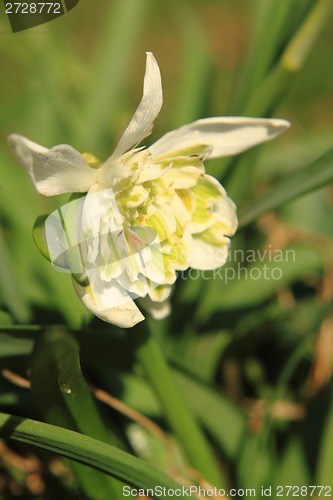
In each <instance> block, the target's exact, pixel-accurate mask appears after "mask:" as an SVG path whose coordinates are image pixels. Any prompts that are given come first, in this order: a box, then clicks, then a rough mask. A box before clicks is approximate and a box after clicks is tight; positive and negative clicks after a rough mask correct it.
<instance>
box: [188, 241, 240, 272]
mask: <svg viewBox="0 0 333 500" xmlns="http://www.w3.org/2000/svg"><path fill="white" fill-rule="evenodd" d="M221 240H223V243H224V244H222V243H221V244H220V245H218V246H216V245H211V244H209V243H207V242H206V241H204V240H203V239H201V238H200V235H199V236H198V237H195V236H194V237H193V238H192V241H191V243H190V244H189V245H188V249H189V256H190V257H189V266H190V267H193V268H194V269H200V270H209V269H216V268H218V267H221V266H223V265H224V264H225V263H226V261H227V259H228V251H229V245H230V240H229V238H223V237H222V238H221Z"/></svg>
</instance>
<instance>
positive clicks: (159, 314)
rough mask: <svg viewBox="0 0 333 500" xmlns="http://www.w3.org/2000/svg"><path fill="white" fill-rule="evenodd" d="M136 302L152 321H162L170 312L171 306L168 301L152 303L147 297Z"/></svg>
mask: <svg viewBox="0 0 333 500" xmlns="http://www.w3.org/2000/svg"><path fill="white" fill-rule="evenodd" d="M138 302H139V303H140V306H142V307H143V308H144V309H146V311H148V312H149V313H150V314H151V316H152V317H153V318H154V319H164V318H165V317H166V316H168V315H169V314H170V312H171V305H170V302H169V301H168V300H164V301H163V302H154V301H153V300H151V299H150V298H149V297H148V296H147V297H144V298H143V299H139V300H138Z"/></svg>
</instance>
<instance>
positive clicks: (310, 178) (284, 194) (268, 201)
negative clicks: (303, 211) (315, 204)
mask: <svg viewBox="0 0 333 500" xmlns="http://www.w3.org/2000/svg"><path fill="white" fill-rule="evenodd" d="M331 182H333V148H332V149H330V150H329V151H327V152H326V153H325V154H324V155H322V156H321V157H320V158H318V159H317V160H315V161H314V162H313V163H311V164H310V165H307V166H306V167H303V168H300V169H297V170H296V171H294V172H292V173H291V174H290V175H288V176H286V177H285V178H283V179H282V180H281V181H280V182H279V183H276V184H275V186H274V187H273V188H272V189H271V190H270V191H269V192H268V193H267V194H265V195H264V196H262V197H261V198H260V200H258V201H254V202H252V203H250V204H249V208H243V209H242V210H241V211H240V214H239V219H240V226H246V225H247V224H249V223H250V222H252V221H254V220H256V219H257V218H258V217H260V216H261V215H263V214H265V213H266V212H269V211H270V210H274V209H276V208H278V207H279V206H281V205H283V204H284V203H287V202H288V201H292V200H294V199H295V198H298V197H299V196H304V195H305V194H307V193H310V192H311V191H314V190H316V189H319V188H321V187H323V186H326V185H327V184H329V183H331Z"/></svg>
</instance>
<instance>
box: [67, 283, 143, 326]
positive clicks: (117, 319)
mask: <svg viewBox="0 0 333 500" xmlns="http://www.w3.org/2000/svg"><path fill="white" fill-rule="evenodd" d="M73 285H74V288H75V290H76V293H77V294H78V296H79V298H80V300H81V301H82V303H83V305H84V306H85V307H86V308H87V309H88V310H89V311H90V312H91V313H92V314H94V315H95V316H97V317H98V318H100V319H101V320H103V321H106V322H107V323H111V324H112V325H116V326H119V327H120V328H131V327H132V326H134V325H136V324H137V323H140V321H143V320H144V319H145V317H144V316H143V315H142V314H141V312H140V310H139V309H138V307H137V306H136V305H135V303H134V302H133V301H132V300H131V299H129V301H127V302H125V303H122V304H119V305H117V306H114V307H109V308H106V309H100V308H99V307H97V305H96V301H95V298H94V295H93V294H92V293H91V291H90V287H83V286H81V285H79V284H78V283H77V282H76V281H75V280H74V279H73Z"/></svg>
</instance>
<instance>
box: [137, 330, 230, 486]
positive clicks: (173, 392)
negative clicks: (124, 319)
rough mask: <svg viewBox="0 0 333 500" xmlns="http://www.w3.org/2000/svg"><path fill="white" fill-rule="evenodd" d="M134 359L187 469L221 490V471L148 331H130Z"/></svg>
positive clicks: (153, 338)
mask: <svg viewBox="0 0 333 500" xmlns="http://www.w3.org/2000/svg"><path fill="white" fill-rule="evenodd" d="M131 340H132V341H133V344H132V345H134V346H135V355H136V359H137V360H138V361H139V363H140V364H141V366H142V368H143V369H144V371H145V374H146V375H147V377H148V378H149V381H150V383H151V385H152V386H153V388H154V390H155V393H156V395H157V397H158V399H159V401H160V403H161V405H162V408H163V410H164V414H165V417H166V420H167V422H168V423H169V425H170V427H171V429H172V430H173V432H174V434H175V436H176V437H177V438H178V440H179V441H180V443H181V444H182V446H183V448H184V450H185V452H186V454H187V456H188V459H189V461H190V462H191V465H192V466H193V467H194V468H195V469H196V470H197V471H198V472H200V473H201V474H202V475H203V476H204V477H205V478H206V480H208V481H209V482H210V483H212V485H214V486H217V487H222V486H223V484H222V480H221V475H222V473H221V470H220V469H219V466H218V464H217V461H216V458H215V456H214V454H213V452H212V450H211V448H210V445H209V443H208V441H207V439H206V438H205V436H204V433H203V431H202V430H201V428H200V427H199V425H198V423H197V421H196V420H195V418H194V416H193V415H192V413H191V412H190V410H189V408H188V407H187V404H186V401H185V398H184V397H183V396H182V394H181V393H180V392H179V390H178V387H177V385H176V383H175V381H174V379H173V376H172V373H171V370H170V368H169V366H168V364H167V362H166V360H165V358H164V356H163V353H162V350H161V347H160V345H159V344H158V342H157V340H156V338H155V336H154V335H152V334H151V333H150V332H149V331H148V328H144V327H142V326H141V325H137V326H136V327H134V328H133V329H132V331H131Z"/></svg>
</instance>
